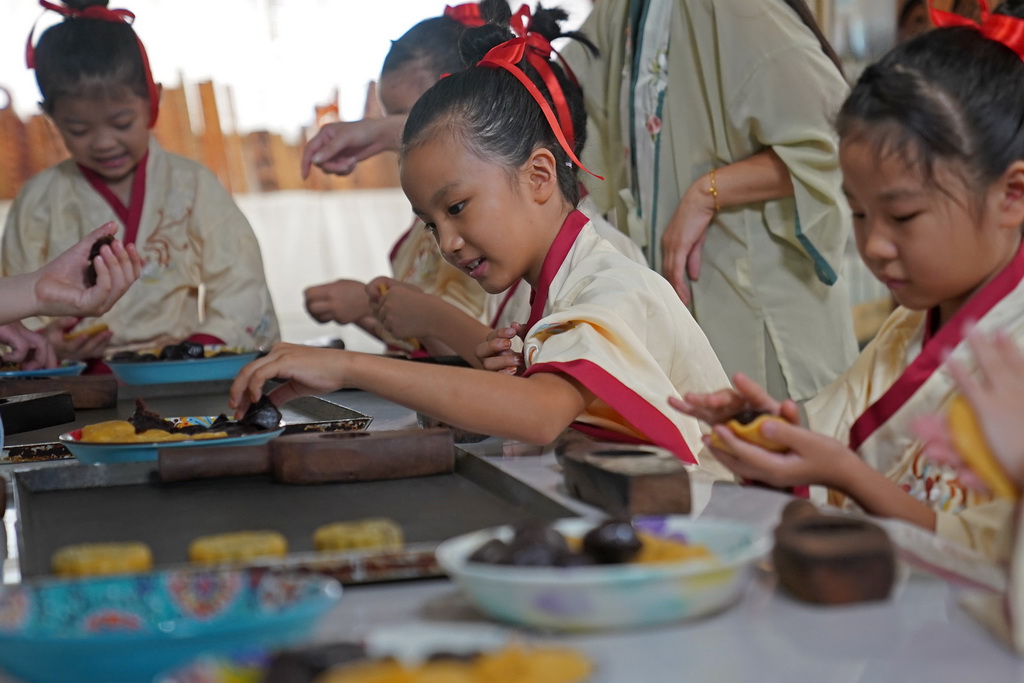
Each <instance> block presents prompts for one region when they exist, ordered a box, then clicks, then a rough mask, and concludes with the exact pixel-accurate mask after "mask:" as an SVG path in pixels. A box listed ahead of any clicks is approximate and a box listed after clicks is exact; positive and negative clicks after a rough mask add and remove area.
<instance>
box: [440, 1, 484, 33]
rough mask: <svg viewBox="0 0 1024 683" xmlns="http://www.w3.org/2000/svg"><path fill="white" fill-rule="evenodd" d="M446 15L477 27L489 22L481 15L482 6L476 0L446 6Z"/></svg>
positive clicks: (466, 24) (464, 24)
mask: <svg viewBox="0 0 1024 683" xmlns="http://www.w3.org/2000/svg"><path fill="white" fill-rule="evenodd" d="M444 16H446V17H449V18H451V19H454V20H455V21H457V22H459V23H460V24H462V25H463V26H468V27H470V28H476V27H477V26H483V25H484V24H486V23H487V22H486V21H485V20H484V18H483V17H482V16H480V6H479V5H478V4H476V3H475V2H467V3H465V4H463V5H456V6H455V7H452V6H451V5H445V6H444Z"/></svg>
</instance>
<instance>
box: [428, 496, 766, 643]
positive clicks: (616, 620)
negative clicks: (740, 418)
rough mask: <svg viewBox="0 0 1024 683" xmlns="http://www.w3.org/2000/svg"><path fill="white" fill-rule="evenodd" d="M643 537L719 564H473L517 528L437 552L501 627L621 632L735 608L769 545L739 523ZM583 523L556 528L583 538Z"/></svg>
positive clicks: (650, 522) (668, 521)
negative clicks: (705, 554)
mask: <svg viewBox="0 0 1024 683" xmlns="http://www.w3.org/2000/svg"><path fill="white" fill-rule="evenodd" d="M634 525H635V526H636V527H637V528H638V529H640V530H641V531H646V532H648V533H651V534H653V535H656V536H663V537H667V538H675V539H678V540H682V541H684V542H688V543H701V544H704V545H706V546H707V547H708V548H709V549H710V550H711V552H712V553H713V554H714V559H699V560H693V559H691V560H686V561H679V562H665V563H659V564H615V565H600V566H588V567H511V566H504V565H489V564H480V563H477V562H467V561H466V560H467V558H468V557H469V556H470V555H471V554H472V553H473V552H474V551H475V550H476V549H477V548H479V547H480V546H481V545H483V544H484V543H485V542H487V541H489V540H491V539H493V538H500V539H503V540H505V541H509V540H511V538H512V535H513V530H512V528H511V527H497V528H494V529H486V530H483V531H476V532H473V533H469V534H466V535H464V536H458V537H456V538H453V539H450V540H448V541H445V542H444V543H442V544H441V545H440V546H438V548H437V561H438V563H440V565H441V566H442V567H443V568H444V570H445V571H446V572H447V573H448V575H449V576H450V577H451V579H452V580H453V581H454V582H455V583H456V584H458V585H459V587H461V588H462V589H463V590H464V591H465V592H466V594H467V595H468V596H469V598H470V599H471V600H472V601H473V603H474V604H476V606H477V607H478V608H480V609H481V610H482V611H483V612H485V613H486V614H489V615H490V616H492V617H495V618H497V619H500V620H502V621H509V622H512V623H516V624H523V625H526V626H532V627H535V628H543V629H554V630H563V631H593V630H601V629H621V628H633V627H639V626H648V625H652V624H658V623H664V622H669V621H678V620H682V619H690V618H694V617H699V616H703V615H706V614H710V613H712V612H717V611H719V610H722V609H724V608H725V607H727V606H728V605H730V604H732V603H733V602H735V601H736V600H737V599H738V598H739V596H740V594H741V592H742V590H743V587H744V586H745V584H746V581H747V580H748V578H749V576H750V572H751V571H752V565H753V562H754V561H755V560H756V559H758V558H759V557H761V556H762V555H764V554H765V553H766V552H767V551H768V549H769V547H770V539H769V538H768V537H767V536H766V535H765V534H763V533H761V532H759V531H758V530H756V529H755V528H754V527H752V526H750V525H747V524H741V523H739V522H729V521H724V520H712V519H691V518H689V517H681V516H669V517H647V518H643V519H638V520H634ZM593 526H594V522H593V521H592V520H585V519H564V520H560V521H557V522H555V523H554V527H555V529H557V530H558V531H560V532H562V533H563V534H565V535H567V536H575V537H582V536H583V535H584V534H585V533H586V532H587V531H589V530H590V529H591V528H593Z"/></svg>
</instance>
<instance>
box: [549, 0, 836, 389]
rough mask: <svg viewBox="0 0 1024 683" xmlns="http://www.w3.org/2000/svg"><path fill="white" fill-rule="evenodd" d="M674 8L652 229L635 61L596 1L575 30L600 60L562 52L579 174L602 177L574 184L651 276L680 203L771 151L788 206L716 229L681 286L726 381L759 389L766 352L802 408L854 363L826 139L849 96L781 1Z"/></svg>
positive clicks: (607, 3) (679, 3)
mask: <svg viewBox="0 0 1024 683" xmlns="http://www.w3.org/2000/svg"><path fill="white" fill-rule="evenodd" d="M651 1H652V2H660V1H666V0H651ZM673 1H674V2H675V4H674V6H673V9H672V12H671V30H670V43H669V45H668V52H667V57H666V59H665V61H664V66H665V68H666V69H667V81H666V83H665V85H666V88H667V89H666V91H665V95H664V103H663V107H664V108H663V111H662V116H661V120H660V121H659V122H657V125H658V126H660V139H659V143H658V144H659V150H658V151H659V154H658V168H657V173H656V176H655V177H656V178H657V187H656V191H657V201H656V207H657V219H656V220H657V224H656V225H653V226H651V225H649V222H650V215H651V213H653V211H648V212H646V215H643V214H641V215H639V216H637V215H635V214H634V215H631V214H630V211H629V209H630V208H631V207H633V206H635V201H634V199H633V198H634V197H636V196H638V194H639V193H638V192H637V189H638V188H635V187H633V182H634V181H633V178H634V173H633V169H632V168H631V150H630V144H631V143H630V122H629V120H628V118H627V117H624V116H623V113H624V112H627V113H628V111H629V104H630V103H629V102H628V101H626V102H625V103H624V102H623V100H624V99H628V95H629V89H628V87H625V88H624V87H623V84H624V83H627V84H628V82H629V78H630V68H631V67H630V64H631V52H632V49H633V46H632V44H631V40H630V38H632V37H631V36H629V35H628V34H629V25H630V14H629V5H630V0H601V2H599V3H597V5H596V6H595V8H594V11H593V12H592V14H591V16H590V18H589V19H588V20H587V22H586V24H585V25H584V26H583V29H582V30H583V31H584V32H585V33H586V34H587V35H588V36H590V37H591V38H592V39H593V40H594V41H595V42H596V44H597V47H598V48H599V49H600V51H601V57H600V58H598V59H593V58H589V57H587V56H586V55H585V54H584V52H583V50H581V49H579V48H577V47H576V46H570V47H568V48H567V50H566V51H565V53H566V56H567V58H568V59H569V60H570V62H571V64H572V68H573V70H574V71H575V72H576V74H577V76H578V77H579V79H580V82H581V83H582V84H583V88H584V94H585V97H586V102H587V113H588V115H589V117H590V124H589V125H590V132H591V134H590V140H591V143H590V144H588V146H587V149H586V150H585V151H584V159H583V162H584V163H585V164H587V166H588V168H591V169H592V170H594V171H595V172H596V173H599V174H601V175H604V176H605V177H606V180H605V182H604V183H601V182H596V181H593V180H592V179H590V178H587V179H585V182H586V183H587V185H588V187H589V188H590V190H591V196H592V197H593V198H594V199H595V201H596V202H597V205H598V208H599V209H600V210H601V211H603V212H609V211H614V213H615V215H616V218H617V220H616V222H617V224H618V226H619V227H620V228H622V229H627V230H628V232H629V233H630V234H631V235H632V236H633V238H634V239H635V240H636V241H637V242H638V243H640V244H642V245H645V246H646V248H647V251H648V256H650V257H651V262H652V264H653V265H654V267H656V268H660V265H661V264H660V261H661V256H660V239H661V235H662V232H663V230H664V227H665V224H666V223H667V221H668V220H669V219H670V218H671V216H672V213H673V211H674V210H675V208H676V206H677V205H678V203H679V200H680V198H681V197H682V195H683V193H684V191H685V190H686V189H687V188H688V187H689V186H690V185H691V184H692V183H693V182H694V181H695V180H696V179H697V178H699V177H700V176H701V175H703V174H705V173H707V172H708V171H710V170H711V169H712V168H718V167H721V166H724V165H727V164H729V163H732V162H735V161H739V160H742V159H745V158H747V157H749V156H751V155H753V154H756V153H758V152H760V151H763V150H765V149H768V148H771V149H773V150H775V152H776V153H777V154H778V155H779V156H780V157H781V158H782V160H783V161H784V162H785V163H786V165H787V166H788V168H789V171H790V175H791V178H792V180H793V185H794V192H795V197H794V198H789V199H783V200H777V201H772V202H767V203H764V204H757V205H749V206H746V207H740V208H733V209H726V210H723V211H721V212H719V213H718V214H717V215H716V217H715V219H714V221H713V222H712V224H711V226H710V228H709V230H708V234H707V241H706V243H705V244H704V248H703V259H704V265H703V268H702V270H701V276H700V279H699V280H698V281H697V282H695V283H693V298H694V308H693V314H694V317H695V318H696V319H697V322H698V323H700V325H701V327H702V328H703V329H704V331H705V333H706V334H707V337H708V339H709V341H710V342H711V345H712V347H713V348H714V349H715V352H716V353H717V354H718V357H719V358H720V359H721V360H722V364H723V366H724V367H725V369H726V370H727V371H728V372H729V373H730V374H731V373H733V372H736V371H743V372H745V373H747V374H748V375H750V376H751V377H753V378H754V379H756V380H758V381H759V382H761V383H762V384H764V383H766V381H767V377H768V375H769V372H768V370H767V368H766V359H770V358H771V354H769V353H767V352H766V348H767V344H768V339H769V338H770V339H771V341H772V342H773V343H774V346H775V350H776V352H777V357H778V361H779V363H780V365H781V369H782V374H783V375H784V377H785V380H786V384H787V386H788V393H789V395H790V396H791V397H792V398H794V399H798V400H801V399H807V398H809V397H811V396H813V395H814V394H815V393H817V391H818V390H820V389H821V388H822V387H824V386H826V385H827V384H828V383H829V382H830V381H831V380H832V379H834V378H835V377H836V376H837V375H838V374H839V373H840V372H842V371H843V370H844V369H845V368H847V367H848V366H849V364H850V362H852V360H853V358H854V356H855V355H856V344H855V340H854V334H853V326H852V321H851V316H850V307H849V301H848V296H847V292H846V288H845V284H844V281H843V279H842V278H839V277H838V276H839V275H840V273H839V269H840V264H841V263H842V252H843V247H844V245H845V242H846V240H847V237H848V233H849V219H848V209H847V207H846V204H845V201H844V200H843V198H842V193H841V191H840V174H839V168H838V158H837V142H836V139H835V136H834V133H833V132H832V127H831V119H832V117H833V116H834V115H835V113H836V112H837V111H838V109H839V106H840V104H841V103H842V100H843V98H844V97H845V95H846V92H847V86H846V83H845V82H844V81H843V79H842V77H841V76H840V74H839V72H838V71H837V70H836V68H835V67H834V65H833V64H832V63H831V62H830V61H829V60H828V58H827V57H826V56H825V55H824V53H822V51H821V49H820V47H819V45H818V43H817V40H816V39H815V38H814V36H813V35H812V34H811V33H810V31H808V30H807V29H806V27H804V26H803V24H802V23H801V21H800V19H799V17H798V16H797V15H796V14H795V13H794V12H793V11H792V10H791V9H790V8H789V7H788V6H786V5H785V4H784V3H783V2H782V1H781V0H673ZM719 48H721V50H720V49H719ZM623 104H625V105H626V106H625V107H624V106H623ZM624 118H625V119H626V120H624ZM652 129H653V128H652ZM624 191H625V192H624ZM623 192H624V193H623ZM649 208H653V207H649ZM798 217H799V220H798Z"/></svg>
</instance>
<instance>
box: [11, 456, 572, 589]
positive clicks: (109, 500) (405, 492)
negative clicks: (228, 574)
mask: <svg viewBox="0 0 1024 683" xmlns="http://www.w3.org/2000/svg"><path fill="white" fill-rule="evenodd" d="M12 479H13V482H14V488H15V492H16V505H17V512H18V550H19V558H20V562H19V563H20V567H21V572H22V575H23V576H25V577H31V576H38V575H42V574H48V573H49V572H50V558H51V556H52V555H53V553H54V551H56V550H57V549H58V548H61V547H62V546H65V545H69V544H73V543H86V542H90V543H92V542H110V541H143V542H145V543H147V544H148V545H149V546H150V548H151V549H152V551H153V556H154V562H155V564H156V565H157V566H158V567H162V566H172V565H177V564H182V563H186V562H187V560H188V558H187V549H188V545H189V543H190V542H191V541H192V540H193V539H194V538H196V537H198V536H204V535H207V534H214V533H222V532H229V531H242V530H255V529H273V530H277V531H279V532H281V533H282V534H284V536H285V537H286V538H287V539H288V543H289V550H290V552H291V553H293V555H292V556H290V557H289V558H288V560H286V561H285V562H284V563H285V564H288V565H290V566H307V567H309V568H311V569H313V570H316V571H323V572H324V573H330V574H332V575H334V576H337V577H338V578H340V579H342V580H344V581H348V582H367V581H376V580H388V579H394V578H412V577H419V576H433V575H436V574H437V573H438V572H437V567H436V565H434V563H433V559H432V552H431V551H432V549H433V547H434V546H436V544H437V543H439V542H441V541H442V540H444V539H447V538H450V537H452V536H456V535H458V534H462V533H466V532H469V531H473V530H476V529H482V528H485V527H490V526H495V525H499V524H510V523H513V524H514V523H519V522H523V521H526V520H530V519H540V520H551V519H557V518H559V517H565V516H570V515H573V512H572V511H571V510H569V509H568V508H565V507H563V506H562V505H560V504H559V503H557V502H555V501H553V500H551V499H550V498H547V497H546V496H544V495H543V494H541V493H539V492H538V491H536V490H534V489H532V488H530V487H529V486H527V485H526V484H523V483H522V482H520V481H518V480H517V479H515V478H513V477H510V476H509V475H507V474H505V473H504V472H502V471H501V470H499V469H498V468H496V467H495V466H493V465H491V464H490V463H488V462H486V461H485V460H483V459H481V458H479V457H477V456H474V455H470V454H467V453H464V452H462V451H459V452H458V457H457V460H456V471H455V472H454V473H453V474H446V475H438V476H433V477H419V478H409V479H395V480H390V481H377V482H359V483H338V484H322V485H316V486H293V485H287V484H279V483H276V482H274V481H273V480H271V479H270V477H263V476H258V477H235V478H226V479H208V480H200V481H189V482H180V483H175V484H162V483H158V482H156V481H155V477H154V470H153V467H152V465H151V464H146V463H139V464H131V465H122V466H108V467H90V466H84V465H71V466H67V467H58V468H47V469H40V470H29V471H25V472H15V473H13V474H12ZM368 517H389V518H391V519H393V520H394V521H396V522H397V523H398V524H399V525H400V526H401V527H402V531H403V533H404V535H405V540H406V543H407V544H409V547H410V550H409V552H408V553H399V554H394V553H390V554H389V553H380V554H376V553H375V554H370V555H365V554H364V555H358V554H357V555H353V556H350V557H349V556H346V557H335V558H326V557H325V556H319V557H318V556H317V555H314V554H313V542H312V537H313V531H314V530H315V529H316V528H317V527H318V526H320V525H322V524H327V523H330V522H338V521H346V520H357V519H365V518H368ZM316 559H319V560H320V561H319V563H318V562H316V561H314V560H316ZM328 560H330V561H328ZM314 565H318V566H314Z"/></svg>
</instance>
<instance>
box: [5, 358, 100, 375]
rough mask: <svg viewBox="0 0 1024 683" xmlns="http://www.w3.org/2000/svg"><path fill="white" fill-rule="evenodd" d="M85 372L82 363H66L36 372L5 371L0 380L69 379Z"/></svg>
mask: <svg viewBox="0 0 1024 683" xmlns="http://www.w3.org/2000/svg"><path fill="white" fill-rule="evenodd" d="M83 370H85V363H83V362H82V361H64V362H63V363H62V364H61V365H60V366H58V367H56V368H38V369H36V370H5V371H4V372H0V379H16V378H18V377H69V376H72V375H81V374H82V371H83Z"/></svg>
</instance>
